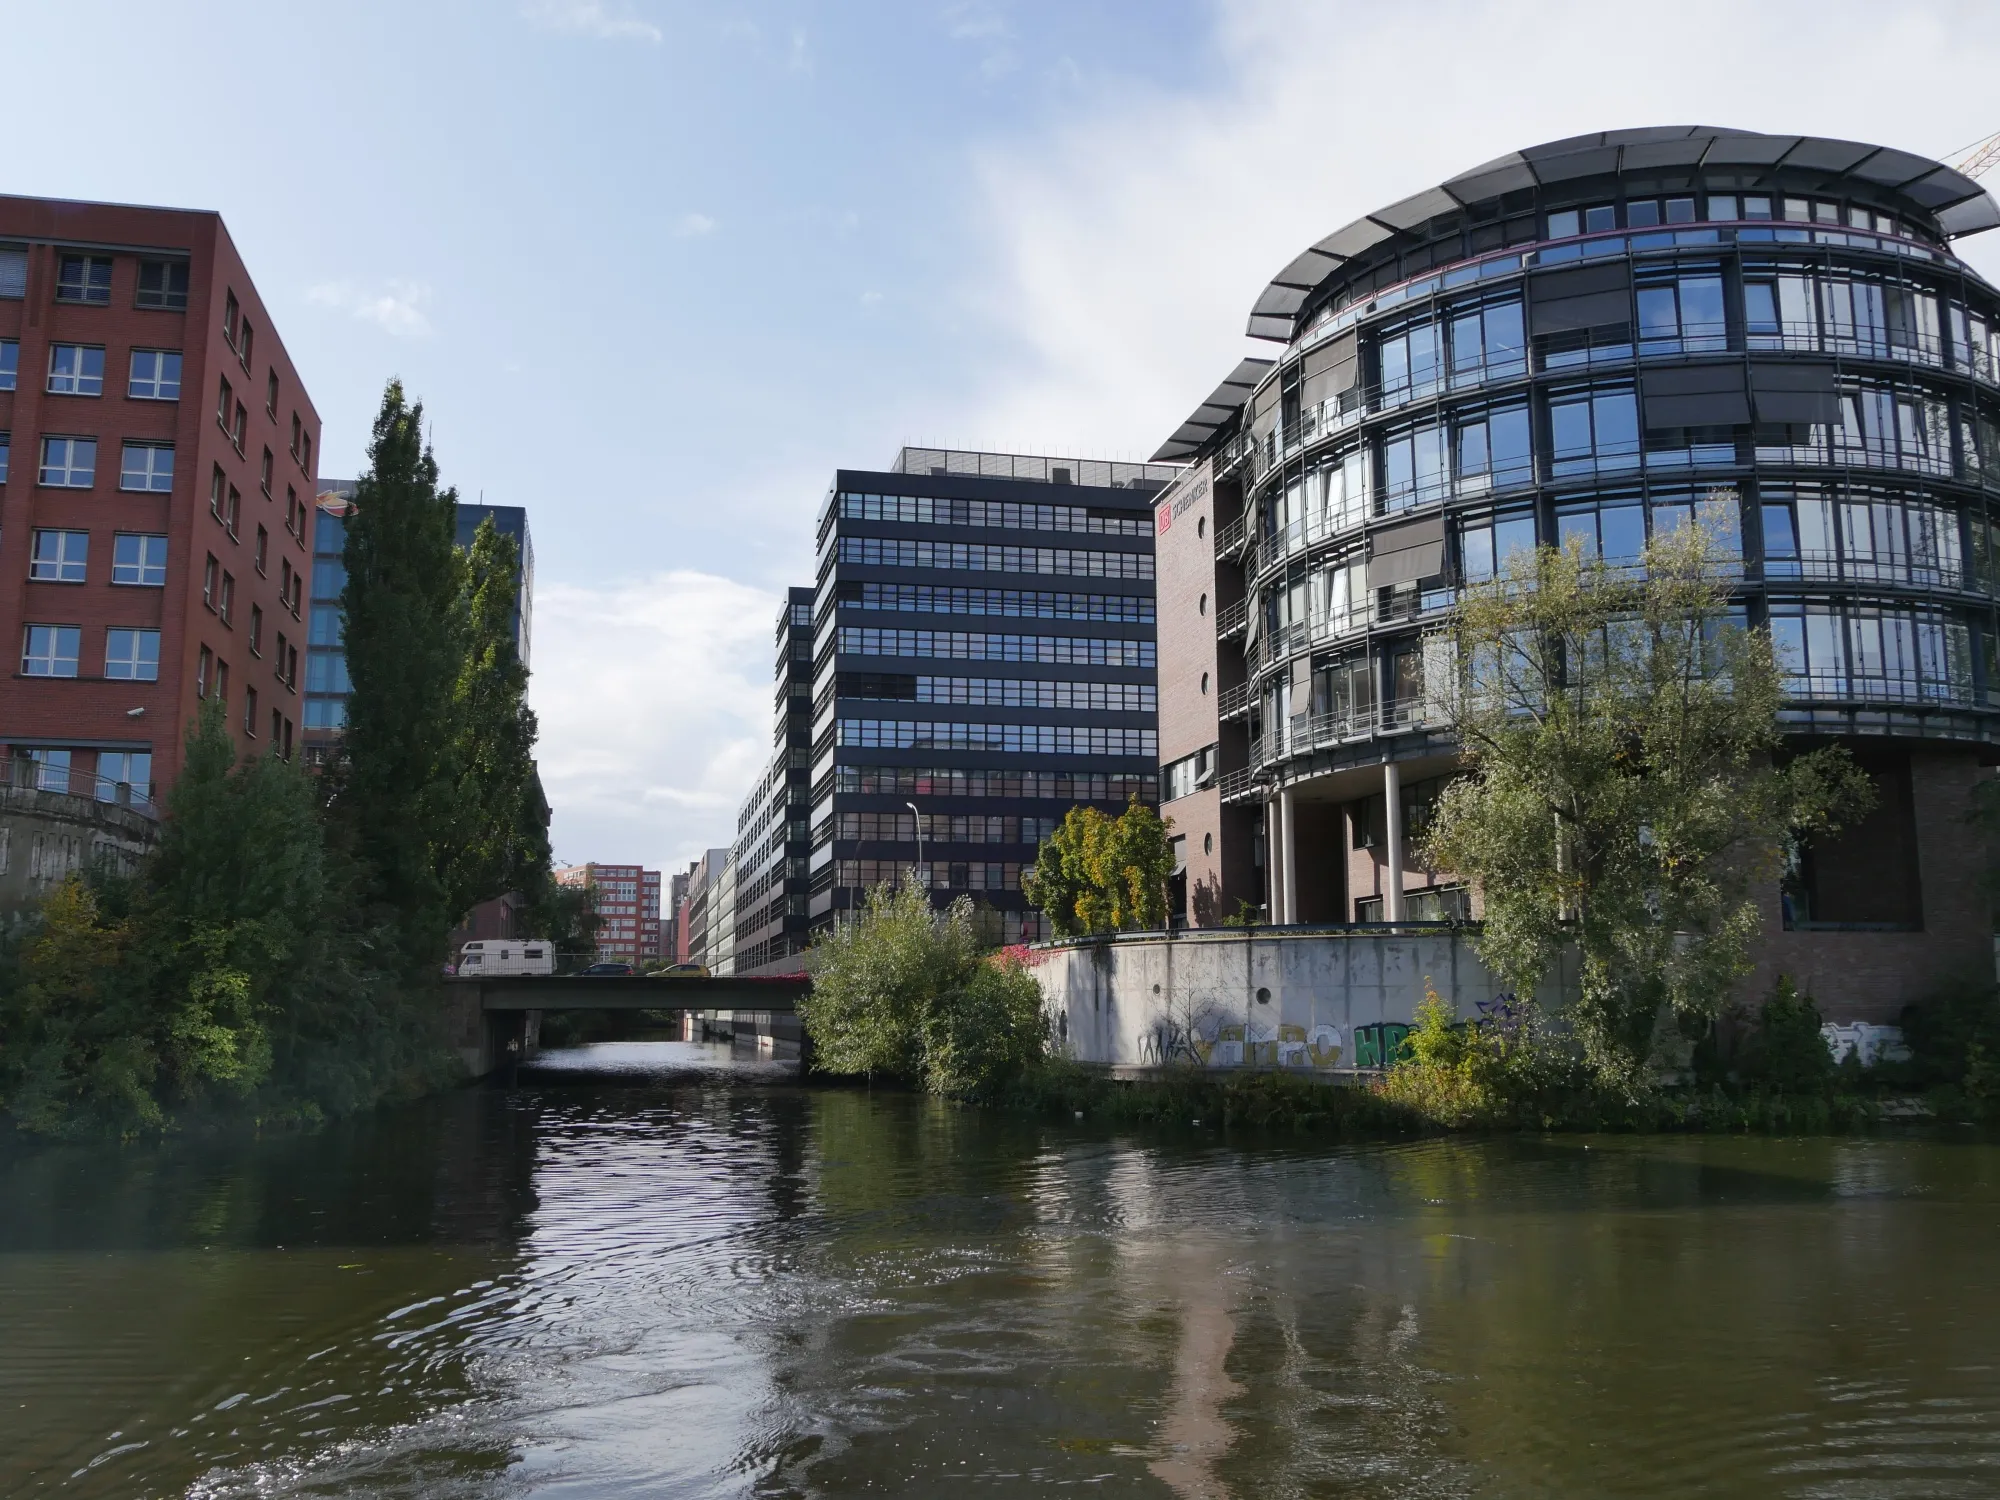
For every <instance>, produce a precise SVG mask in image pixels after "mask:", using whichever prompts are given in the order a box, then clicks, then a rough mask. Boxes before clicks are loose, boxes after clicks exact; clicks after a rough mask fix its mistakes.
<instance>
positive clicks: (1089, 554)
mask: <svg viewBox="0 0 2000 1500" xmlns="http://www.w3.org/2000/svg"><path fill="white" fill-rule="evenodd" d="M913 454H915V455H916V456H914V457H913ZM1175 472H1176V471H1175V470H1174V469H1172V468H1170V467H1167V466H1165V465H1151V466H1148V465H1115V466H1114V465H1107V464H1103V463H1095V462H1084V461H1079V462H1076V463H1071V462H1069V461H1067V460H1063V459H1039V458H1035V459H1030V458H1017V457H1013V456H1010V455H996V454H966V453H949V452H942V451H939V452H924V453H922V454H917V453H916V450H905V452H904V454H903V455H902V456H901V458H899V460H898V463H897V465H896V466H895V467H894V468H893V469H892V470H890V471H887V472H879V473H869V472H855V471H842V472H841V473H839V474H838V475H836V477H835V480H834V485H833V489H832V492H831V493H830V494H829V495H828V497H827V502H826V505H825V507H824V509H823V510H822V513H821V517H820V527H819V584H818V587H817V589H816V591H815V593H814V595H813V599H814V603H813V607H812V611H811V620H812V631H813V642H812V652H811V661H812V667H811V679H810V682H811V693H810V704H811V728H810V733H809V734H808V735H807V736H806V738H805V743H806V744H807V746H808V747H809V749H808V752H807V753H808V755H809V757H810V759H809V765H810V769H809V771H807V772H806V773H805V779H806V781H807V783H808V784H809V786H810V792H811V796H810V803H809V806H808V808H807V811H806V818H807V825H808V828H809V833H810V837H809V840H808V843H807V844H806V846H805V849H806V853H807V858H806V861H805V864H806V877H807V878H806V881H805V893H806V896H805V906H806V909H807V911H808V912H809V922H810V925H812V926H814V927H817V926H820V925H822V924H826V923H831V922H833V921H835V920H837V918H838V914H839V913H840V912H843V911H848V910H852V909H853V908H854V907H856V906H858V905H859V904H860V903H861V901H862V900H863V898H864V897H865V894H866V891H867V888H868V887H869V886H871V885H874V884H876V883H878V882H881V881H897V880H902V879H907V878H909V871H910V870H911V869H912V868H913V867H915V868H918V870H919V876H918V878H919V879H920V881H921V882H922V883H923V884H925V885H926V886H927V887H928V888H929V889H930V890H931V891H932V892H933V893H934V896H935V899H937V900H938V901H940V902H942V901H945V900H948V899H951V898H953V897H956V896H957V895H960V894H963V893H970V894H972V896H973V898H974V901H975V902H976V904H977V905H978V906H980V907H981V908H982V909H983V910H984V911H985V912H986V913H987V916H986V918H984V919H983V920H986V921H987V922H988V924H989V926H990V929H991V930H990V935H991V936H993V937H995V938H997V939H1000V940H1004V941H1010V942H1011V941H1021V940H1023V939H1027V938H1034V937H1037V936H1040V935H1041V926H1040V923H1041V918H1040V914H1039V913H1036V912H1034V911H1032V910H1031V909H1029V908H1028V906H1027V903H1026V901H1025V899H1024V898H1023V896H1022V894H1021V889H1020V884H1021V874H1022V871H1023V870H1026V869H1031V868H1032V867H1033V864H1034V858H1035V847H1036V845H1037V844H1038V843H1039V842H1040V841H1041V840H1042V839H1043V838H1044V837H1045V836H1046V835H1047V834H1048V832H1049V831H1050V830H1051V829H1053V828H1054V826H1055V825H1056V823H1057V822H1059V821H1060V820H1061V818H1062V817H1063V815H1064V814H1065V813H1066V812H1068V810H1069V809H1070V808H1071V807H1072V806H1074V805H1076V804H1077V803H1079V802H1081V803H1089V804H1095V805H1097V806H1100V807H1103V808H1104V809H1105V810H1106V811H1110V812H1116V811H1119V810H1122V808H1123V807H1124V805H1125V802H1126V800H1127V798H1129V797H1131V796H1138V797H1140V798H1141V799H1143V800H1145V801H1148V802H1155V801H1157V800H1158V796H1159V775H1158V759H1159V736H1158V732H1157V728H1156V723H1157V713H1158V688H1157V650H1156V645H1155V636H1154V630H1155V625H1154V611H1155V601H1154V581H1153V571H1154V552H1153V533H1154V519H1153V513H1152V499H1153V496H1154V495H1155V494H1156V493H1157V492H1158V491H1159V490H1160V489H1161V488H1162V487H1163V486H1164V484H1165V483H1166V482H1167V481H1168V480H1169V479H1171V478H1172V477H1173V475H1174V474H1175ZM1051 533H1068V535H1067V536H1052V535H1051ZM996 574H1001V575H1005V579H1004V580H1003V581H996V579H995V576H994V575H996ZM1017 580H1018V583H1017ZM1030 580H1032V582H1031V581H1030ZM1020 585H1026V586H1020ZM1041 622H1048V623H1046V624H1044V623H1041ZM941 658H942V659H948V660H951V661H953V662H977V663H978V664H979V665H978V667H977V668H976V669H974V670H968V669H966V668H964V667H953V668H946V669H944V670H942V671H941V670H940V669H939V665H938V664H939V661H940V659H941ZM1051 667H1059V668H1061V669H1062V670H1061V671H1060V672H1059V673H1052V672H1051V671H1050V670H1049V669H1050V668H1051ZM911 803H914V804H915V809H914V811H913V810H912V808H911V806H910V804H911ZM920 838H921V846H922V848H921V857H920V855H919V839H920ZM742 847H744V846H743V845H741V844H739V852H740V850H741V849H742Z"/></svg>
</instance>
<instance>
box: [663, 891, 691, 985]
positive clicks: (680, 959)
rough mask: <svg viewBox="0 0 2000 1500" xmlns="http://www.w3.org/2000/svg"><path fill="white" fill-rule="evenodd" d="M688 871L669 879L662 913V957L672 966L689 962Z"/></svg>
mask: <svg viewBox="0 0 2000 1500" xmlns="http://www.w3.org/2000/svg"><path fill="white" fill-rule="evenodd" d="M687 893H688V876H687V871H685V870H682V871H680V872H679V873H678V874H675V875H672V876H669V877H668V879H667V899H666V904H665V906H664V907H663V908H662V910H661V912H660V956H661V957H662V958H664V959H665V960H666V961H667V962H668V963H670V964H680V963H686V962H687V956H688V944H687Z"/></svg>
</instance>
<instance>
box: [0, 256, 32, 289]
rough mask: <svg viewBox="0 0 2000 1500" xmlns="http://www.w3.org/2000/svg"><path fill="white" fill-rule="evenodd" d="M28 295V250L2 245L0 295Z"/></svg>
mask: <svg viewBox="0 0 2000 1500" xmlns="http://www.w3.org/2000/svg"><path fill="white" fill-rule="evenodd" d="M27 295H28V252H27V251H26V250H22V249H18V248H15V247H13V246H0V297H11V298H15V299H19V298H22V297H25V296H27Z"/></svg>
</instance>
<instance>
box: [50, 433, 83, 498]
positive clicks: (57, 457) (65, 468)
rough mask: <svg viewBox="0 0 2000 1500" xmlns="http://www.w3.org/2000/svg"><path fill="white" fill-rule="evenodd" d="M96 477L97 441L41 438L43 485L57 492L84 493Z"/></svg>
mask: <svg viewBox="0 0 2000 1500" xmlns="http://www.w3.org/2000/svg"><path fill="white" fill-rule="evenodd" d="M96 478H97V439H96V438H70V437H45V438H43V439H42V474H41V481H42V483H43V484H45V485H48V486H50V487H51V488H53V489H60V490H87V489H89V488H90V487H91V485H92V484H93V483H94V482H95V481H96Z"/></svg>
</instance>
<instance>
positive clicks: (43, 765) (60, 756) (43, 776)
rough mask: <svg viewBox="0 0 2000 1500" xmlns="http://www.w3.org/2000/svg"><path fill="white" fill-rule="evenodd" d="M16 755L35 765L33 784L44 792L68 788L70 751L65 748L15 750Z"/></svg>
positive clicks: (61, 790) (63, 790) (62, 790)
mask: <svg viewBox="0 0 2000 1500" xmlns="http://www.w3.org/2000/svg"><path fill="white" fill-rule="evenodd" d="M14 753H15V754H16V756H18V757H19V758H21V759H24V760H26V761H28V762H29V763H30V764H31V765H33V766H34V767H35V785H36V787H37V788H39V789H40V790H42V791H44V792H67V791H68V790H69V771H70V752H69V751H67V750H17V751H15V752H14Z"/></svg>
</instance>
